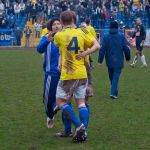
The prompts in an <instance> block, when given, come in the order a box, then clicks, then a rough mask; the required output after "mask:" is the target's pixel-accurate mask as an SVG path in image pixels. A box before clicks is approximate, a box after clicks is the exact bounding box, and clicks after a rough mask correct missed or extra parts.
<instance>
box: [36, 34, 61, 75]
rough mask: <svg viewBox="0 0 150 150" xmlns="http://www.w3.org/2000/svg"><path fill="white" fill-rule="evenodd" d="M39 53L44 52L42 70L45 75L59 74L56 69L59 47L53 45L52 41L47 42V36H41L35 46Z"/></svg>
mask: <svg viewBox="0 0 150 150" xmlns="http://www.w3.org/2000/svg"><path fill="white" fill-rule="evenodd" d="M37 51H38V52H39V53H44V60H43V70H44V73H45V74H46V75H51V76H60V72H59V70H58V61H59V49H58V47H56V46H55V45H54V42H53V41H51V42H48V41H47V37H46V36H43V37H42V39H41V41H40V43H39V44H38V46H37Z"/></svg>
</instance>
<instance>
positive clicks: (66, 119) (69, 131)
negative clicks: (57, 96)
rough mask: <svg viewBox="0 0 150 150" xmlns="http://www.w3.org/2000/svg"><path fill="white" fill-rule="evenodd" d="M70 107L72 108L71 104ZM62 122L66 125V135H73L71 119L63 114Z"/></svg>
mask: <svg viewBox="0 0 150 150" xmlns="http://www.w3.org/2000/svg"><path fill="white" fill-rule="evenodd" d="M69 105H70V107H71V108H72V106H71V104H69ZM62 121H63V124H64V131H65V133H66V134H69V133H71V125H72V121H71V120H70V119H68V118H67V116H66V115H64V114H63V113H62Z"/></svg>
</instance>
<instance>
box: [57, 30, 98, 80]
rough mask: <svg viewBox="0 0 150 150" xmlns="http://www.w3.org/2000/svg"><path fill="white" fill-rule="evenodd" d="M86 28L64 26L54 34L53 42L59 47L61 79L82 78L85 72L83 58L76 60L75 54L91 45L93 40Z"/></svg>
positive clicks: (85, 74)
mask: <svg viewBox="0 0 150 150" xmlns="http://www.w3.org/2000/svg"><path fill="white" fill-rule="evenodd" d="M88 33H89V32H88V31H87V30H84V31H83V30H82V29H75V28H65V29H63V30H62V31H61V32H58V33H56V35H55V36H54V43H55V45H56V46H58V47H59V50H60V55H61V59H62V62H61V63H62V69H61V77H60V79H61V80H72V79H84V78H87V72H86V68H85V65H84V58H82V59H80V60H77V59H76V55H78V54H80V53H81V52H82V51H85V50H86V48H85V47H91V46H92V43H93V42H94V41H95V38H94V37H93V36H89V34H88Z"/></svg>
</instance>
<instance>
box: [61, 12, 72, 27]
mask: <svg viewBox="0 0 150 150" xmlns="http://www.w3.org/2000/svg"><path fill="white" fill-rule="evenodd" d="M60 19H61V21H62V23H63V24H66V25H70V24H71V23H72V22H73V13H72V11H64V12H62V13H61V14H60Z"/></svg>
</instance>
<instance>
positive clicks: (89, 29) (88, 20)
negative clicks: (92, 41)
mask: <svg viewBox="0 0 150 150" xmlns="http://www.w3.org/2000/svg"><path fill="white" fill-rule="evenodd" d="M85 23H86V28H87V30H88V31H89V32H90V33H91V34H92V35H93V36H94V37H95V38H96V32H95V29H94V28H93V27H92V26H91V25H90V19H89V18H86V21H85Z"/></svg>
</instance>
